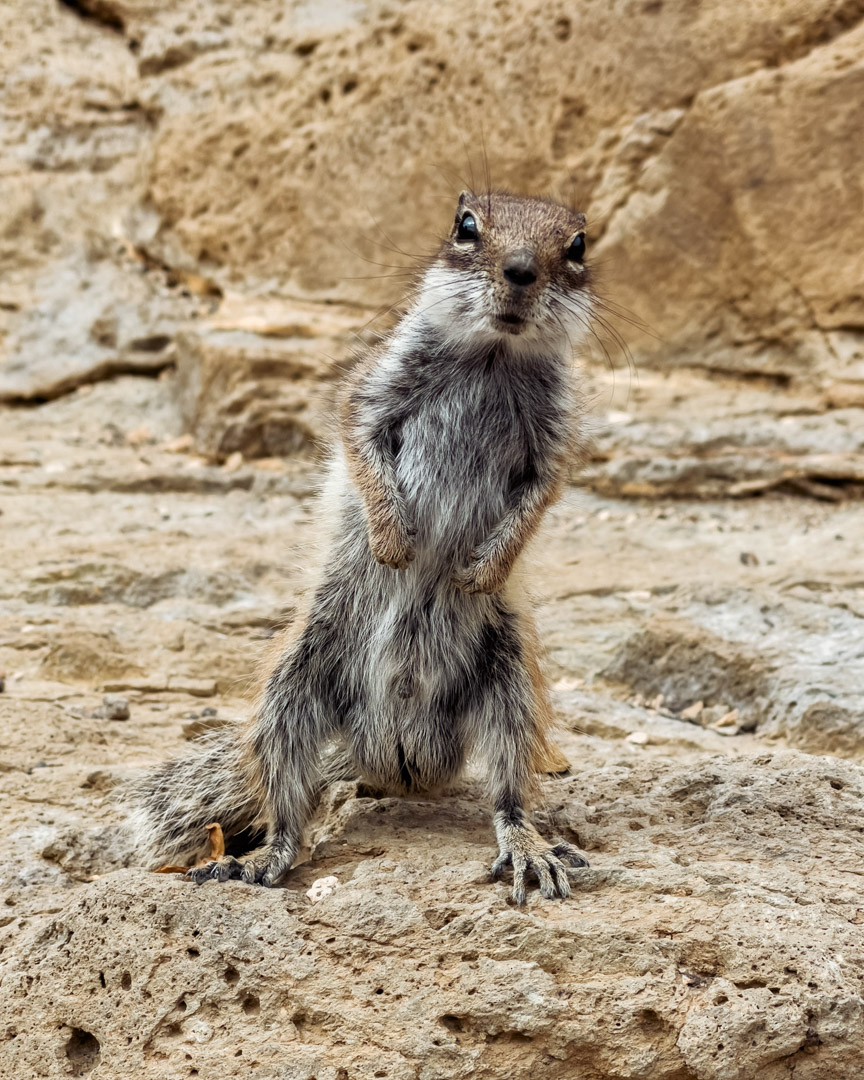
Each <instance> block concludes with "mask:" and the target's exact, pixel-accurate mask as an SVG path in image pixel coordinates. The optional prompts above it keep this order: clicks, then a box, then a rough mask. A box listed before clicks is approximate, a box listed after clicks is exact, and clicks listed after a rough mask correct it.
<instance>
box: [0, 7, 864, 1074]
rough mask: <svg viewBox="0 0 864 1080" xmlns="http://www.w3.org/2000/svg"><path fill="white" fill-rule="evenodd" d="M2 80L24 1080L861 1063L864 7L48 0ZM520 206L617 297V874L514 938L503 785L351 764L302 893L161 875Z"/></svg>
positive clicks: (5, 901) (568, 743) (609, 636)
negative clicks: (443, 339) (132, 839)
mask: <svg viewBox="0 0 864 1080" xmlns="http://www.w3.org/2000/svg"><path fill="white" fill-rule="evenodd" d="M0 70H2V79H0V193H2V198H0V567H2V573H0V819H2V821H3V822H4V829H3V831H2V836H0V852H2V857H0V898H2V905H0V1016H2V1018H3V1021H2V1025H0V1077H2V1078H3V1080H6V1078H7V1077H8V1078H9V1080H23V1078H27V1080H29V1078H30V1077H65V1076H88V1077H91V1078H92V1080H115V1078H118V1080H119V1078H120V1077H128V1076H136V1077H137V1076H140V1077H153V1078H154V1080H156V1078H159V1080H163V1078H170V1080H174V1078H175V1077H177V1078H180V1077H183V1078H185V1077H191V1076H201V1077H205V1078H213V1080H221V1078H223V1077H233V1076H241V1075H242V1076H250V1077H254V1078H255V1080H367V1078H370V1080H371V1078H372V1077H388V1078H390V1080H442V1078H449V1077H453V1078H461V1077H478V1078H483V1080H487V1078H488V1080H498V1078H501V1080H505V1078H506V1080H522V1078H529V1077H530V1078H532V1080H533V1078H535V1077H536V1076H537V1075H539V1074H542V1075H545V1076H548V1077H550V1078H562V1080H565V1078H566V1080H571V1078H572V1080H624V1078H628V1080H629V1078H637V1077H644V1078H651V1080H751V1078H755V1077H758V1078H759V1080H786V1078H789V1077H794V1078H795V1080H822V1078H831V1080H835V1078H836V1080H850V1078H855V1077H856V1076H857V1075H858V1074H861V1075H864V1064H862V1060H864V1059H862V1051H861V1045H862V1032H864V978H862V970H864V951H862V945H861V934H860V928H861V926H862V925H864V900H862V895H864V894H862V888H864V886H862V869H861V867H862V865H864V861H862V855H864V841H862V825H861V822H862V812H864V766H862V758H864V711H862V705H861V702H862V700H864V697H862V695H864V652H862V640H864V635H862V627H864V621H862V620H864V586H862V581H864V539H862V538H864V504H862V502H861V500H860V495H861V493H862V491H864V259H862V255H861V252H862V250H864V213H862V210H864V205H862V204H864V195H862V185H864V134H862V132H864V120H862V117H864V4H862V3H860V2H853V0H833V2H829V0H812V2H809V3H806V4H804V3H801V2H800V0H771V2H769V0H754V2H751V3H747V4H745V3H740V2H733V3H720V2H719V0H717V2H715V0H712V2H708V0H703V2H690V0H675V2H672V0H640V2H639V3H631V2H620V3H619V2H615V3H601V2H600V0H574V2H571V3H562V2H552V3H540V2H536V3H535V2H532V0H521V2H506V0H500V2H497V3H488V4H486V3H479V2H477V3H470V4H466V3H458V4H457V3H455V2H450V0H441V2H438V3H434V4H432V3H427V2H425V0H414V2H401V0H400V2H395V0H394V2H390V3H380V4H378V3H364V2H363V0H335V2H333V3H327V4H324V3H315V2H312V0H306V2H299V0H250V2H247V3H244V4H237V3H227V2H222V0H212V2H206V3H205V2H203V0H199V2H194V0H175V2H172V3H170V4H169V3H166V2H160V0H66V2H64V3H59V2H56V0H35V2H33V3H26V4H25V3H11V2H10V3H7V4H6V6H5V7H4V9H3V11H2V30H0ZM487 176H488V177H491V180H492V181H493V183H495V184H497V185H501V186H508V187H512V188H515V189H518V190H524V191H529V192H531V191H533V192H536V191H551V192H553V193H558V194H559V195H561V196H562V197H566V198H571V199H573V200H574V201H576V202H577V203H578V205H579V206H580V207H581V208H582V209H584V210H585V211H586V213H587V214H588V217H589V220H590V222H591V233H590V235H591V239H592V253H593V256H592V257H594V258H595V259H596V262H597V265H598V272H599V274H600V281H601V290H602V296H603V298H604V300H605V301H606V304H607V305H608V306H607V307H605V308H604V310H603V318H604V321H606V322H607V323H608V325H607V326H605V327H599V328H598V329H599V331H600V333H599V337H598V340H597V341H596V342H595V343H594V344H593V346H592V348H591V350H590V353H589V354H588V355H587V356H585V357H584V358H583V361H584V366H583V378H584V380H585V384H586V390H587V394H588V397H589V400H590V403H591V409H592V414H593V420H592V423H593V426H594V429H595V432H594V433H595V444H594V451H593V455H592V459H591V461H590V462H589V464H588V467H587V468H586V469H585V471H584V472H583V473H582V475H581V477H580V478H578V484H579V488H578V489H577V488H575V487H574V489H572V490H571V491H570V492H569V493H568V495H567V497H566V498H565V499H564V501H563V502H562V504H561V505H560V506H559V507H557V508H556V509H555V511H554V513H553V514H552V516H551V519H550V523H549V529H548V532H547V537H546V540H545V542H544V544H543V545H542V547H541V549H540V550H539V551H538V553H537V571H536V573H537V578H536V580H537V593H538V601H539V605H540V626H541V632H542V636H543V639H544V643H545V646H546V652H547V665H548V669H549V672H550V675H551V678H552V680H553V686H554V696H555V702H556V705H557V706H558V708H559V710H560V712H561V715H562V718H563V726H564V730H563V733H562V746H563V748H564V750H565V752H566V753H567V755H568V757H569V758H570V760H571V763H572V767H573V772H572V775H571V776H570V777H567V778H563V779H556V780H550V781H548V782H547V783H546V785H545V791H544V799H543V803H542V805H541V806H540V807H539V809H538V814H539V815H540V817H541V819H542V820H543V821H544V822H545V827H546V828H547V829H548V830H549V831H550V832H553V831H557V832H560V833H561V834H562V835H564V836H566V837H568V838H569V839H571V840H573V841H574V842H576V843H579V844H580V845H581V846H583V847H584V848H585V849H586V851H587V852H588V855H589V858H590V859H591V863H592V867H591V870H590V871H584V872H582V873H581V874H580V875H577V876H576V877H575V878H574V899H573V900H572V901H571V902H569V903H567V904H555V903H547V902H545V901H543V900H542V899H541V898H540V897H539V895H537V894H536V893H532V895H531V897H530V902H529V904H528V906H527V908H526V909H525V910H524V911H516V910H514V909H513V908H512V907H511V906H510V905H509V904H508V902H507V887H506V885H505V884H498V885H493V884H491V883H489V882H488V880H487V878H486V867H487V865H488V863H489V861H490V858H491V854H492V851H491V847H492V845H491V837H490V831H489V829H488V815H487V811H486V809H485V807H484V804H483V801H482V798H481V797H480V794H479V791H478V788H477V786H476V782H475V780H474V778H470V777H469V779H468V780H467V781H466V782H465V784H464V785H462V786H460V787H459V788H458V789H457V791H455V792H454V793H453V795H452V796H451V797H450V798H448V799H445V800H441V801H438V802H422V801H408V800H406V801H400V800H392V799H380V798H376V797H375V795H374V793H371V792H369V791H367V790H365V789H364V788H363V787H362V786H358V785H336V786H335V787H334V788H333V789H331V791H330V792H328V795H327V797H326V799H325V802H324V804H323V806H322V808H321V810H320V812H319V816H318V818H317V820H316V822H315V825H314V828H313V829H312V831H311V833H310V836H309V848H308V851H307V852H305V853H304V855H303V857H302V860H301V865H300V866H299V867H298V869H297V870H296V871H295V872H294V873H293V874H292V875H291V876H290V877H289V879H288V880H287V882H286V885H285V887H284V888H283V889H280V890H275V891H272V892H266V893H265V892H263V891H257V890H254V889H250V888H247V887H245V886H243V885H241V884H239V883H232V884H231V885H227V886H223V887H218V886H213V887H210V886H206V887H204V888H202V889H200V890H194V889H193V888H192V887H191V886H186V885H185V884H183V883H182V882H181V881H179V880H176V879H169V878H162V877H156V876H154V875H150V874H148V873H146V872H144V871H143V870H141V869H140V868H135V867H133V866H130V853H129V845H128V839H127V838H126V836H125V833H124V832H123V829H122V827H121V816H120V813H119V811H118V809H117V807H116V806H115V804H114V803H113V801H112V797H113V793H114V791H115V789H116V788H117V787H118V785H119V784H120V782H121V781H122V780H123V779H124V778H125V777H127V776H129V775H130V774H132V773H134V772H135V771H136V770H137V769H139V768H142V767H144V766H146V765H149V764H152V763H154V762H157V761H161V760H164V759H165V758H166V757H167V756H169V755H170V754H173V753H178V752H183V750H184V748H185V747H186V746H187V743H188V740H189V739H191V738H194V737H195V736H196V735H197V734H199V733H200V732H201V731H202V730H205V729H206V728H207V727H208V726H212V725H213V724H218V723H220V722H222V721H223V720H225V719H228V718H231V717H234V716H239V715H242V714H243V712H244V711H245V709H246V708H247V705H246V702H245V700H244V687H245V685H246V683H247V681H248V678H249V674H250V672H251V671H252V670H253V668H254V666H255V663H256V659H257V657H258V655H259V654H260V651H261V648H262V643H263V642H265V641H266V640H267V639H268V638H269V637H270V636H271V635H272V633H273V631H274V628H276V627H277V626H280V625H282V624H284V623H285V622H286V621H287V620H290V618H291V617H292V613H293V610H294V607H295V604H296V601H297V599H298V597H299V594H301V593H302V591H303V589H304V586H305V584H306V579H305V576H304V569H303V567H304V563H305V560H306V557H307V555H308V549H309V547H310V546H311V545H313V544H314V543H315V539H316V526H315V514H314V498H313V495H314V491H315V488H316V483H317V478H318V469H319V465H318V455H319V452H320V449H321V446H322V445H323V444H326V440H327V437H328V431H329V425H330V422H331V416H332V409H331V404H332V398H333V388H334V384H335V380H336V377H337V376H338V374H339V372H340V371H341V370H342V369H343V367H344V366H345V365H346V364H347V363H350V359H351V353H352V350H354V349H356V348H357V347H358V346H359V347H361V348H362V346H363V343H364V341H365V340H366V338H367V336H368V335H369V334H370V333H372V332H373V331H374V328H375V327H380V326H386V324H387V321H388V319H389V318H391V317H392V316H390V315H389V314H388V309H389V307H390V305H392V304H394V303H395V302H397V301H398V300H399V298H400V296H401V295H402V293H403V290H404V288H405V286H406V282H407V281H408V277H409V275H410V272H411V271H412V269H413V268H414V266H415V265H416V259H417V257H419V256H422V255H424V254H427V253H428V252H429V251H430V250H432V249H433V248H434V244H435V237H436V235H439V234H440V233H441V232H442V231H443V230H445V229H446V228H447V227H448V226H449V222H450V219H451V215H452V207H453V200H454V198H455V196H456V193H457V192H458V191H459V189H460V188H461V187H463V186H470V185H474V186H482V185H483V184H484V183H485V181H486V178H487ZM382 309H383V312H382ZM379 312H381V313H380V314H377V313H379ZM370 323H371V327H370ZM616 335H617V336H618V337H617V338H616ZM619 338H620V339H623V341H624V343H625V344H626V349H625V348H622V347H621V344H620V340H619ZM574 479H577V478H574ZM118 697H121V698H122V699H124V700H123V701H122V702H118V701H117V698H118ZM124 717H126V718H125V719H124ZM325 877H334V878H335V879H336V881H337V887H336V889H335V891H333V892H332V893H331V894H330V895H328V896H325V897H324V898H323V899H320V900H317V901H313V900H312V899H311V898H310V897H308V896H307V890H309V889H310V886H311V885H312V884H313V882H315V881H316V880H318V879H321V878H325ZM4 912H5V914H3V913H4Z"/></svg>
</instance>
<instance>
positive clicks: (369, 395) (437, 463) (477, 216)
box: [130, 192, 594, 903]
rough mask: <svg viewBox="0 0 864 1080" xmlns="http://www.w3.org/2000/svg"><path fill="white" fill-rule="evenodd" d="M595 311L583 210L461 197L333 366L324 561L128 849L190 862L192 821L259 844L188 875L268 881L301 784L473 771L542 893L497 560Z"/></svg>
mask: <svg viewBox="0 0 864 1080" xmlns="http://www.w3.org/2000/svg"><path fill="white" fill-rule="evenodd" d="M593 304H594V298H593V292H592V287H591V274H590V270H589V268H588V267H587V265H586V262H585V218H584V217H583V216H582V215H581V214H577V213H575V212H573V211H572V210H570V209H568V208H566V207H565V206H562V205H560V204H559V203H557V202H554V201H552V200H550V199H545V198H527V197H520V196H516V195H511V194H507V193H504V192H488V193H484V194H473V193H468V192H465V193H463V194H462V195H461V196H460V198H459V203H458V207H457V211H456V219H455V222H454V224H453V228H452V230H451V232H450V234H449V236H448V237H447V239H445V240H444V241H443V243H442V245H441V247H440V250H439V251H438V253H437V256H436V257H435V258H434V259H433V260H431V262H430V263H429V264H428V266H427V268H426V270H425V272H424V273H423V274H422V276H421V277H420V279H419V284H418V286H417V288H416V292H415V294H414V296H413V299H412V300H411V302H410V305H409V306H408V307H407V309H406V311H405V314H404V316H403V317H402V319H401V321H399V323H398V325H397V326H396V327H395V329H394V330H393V332H392V333H391V334H390V335H389V336H388V337H387V338H386V339H385V340H383V341H382V342H381V343H380V344H378V345H377V346H375V347H373V348H372V349H371V350H369V352H368V354H367V355H366V356H365V357H363V358H361V360H360V361H359V362H358V364H357V365H356V367H355V368H354V369H353V370H352V372H351V374H350V376H349V377H348V379H347V381H346V385H345V386H344V388H343V391H342V394H341V398H340V402H341V404H340V413H339V425H338V427H339V436H340V438H339V445H338V446H337V447H336V448H335V449H334V451H333V454H332V459H331V462H330V466H329V472H328V478H327V481H326V486H325V492H324V499H325V502H326V503H327V504H328V506H329V509H330V511H331V513H330V517H331V519H332V522H333V527H332V534H331V537H330V539H329V542H328V556H327V559H326V561H325V563H324V567H323V569H322V571H321V576H320V579H319V582H318V584H317V587H315V588H314V589H313V590H311V592H310V595H311V602H310V604H309V610H308V613H307V614H306V615H305V616H304V617H303V618H300V619H298V620H296V623H295V626H294V627H293V628H292V630H291V631H290V632H289V633H288V635H286V637H285V638H284V639H283V640H282V641H281V642H280V651H279V654H278V660H277V662H276V664H275V667H273V668H272V670H271V671H270V674H269V677H268V678H267V679H266V682H265V684H264V686H263V689H262V691H261V695H260V699H259V701H258V703H257V707H256V709H255V711H254V714H253V716H252V718H251V719H250V720H249V721H248V722H245V723H242V724H239V725H238V726H232V727H230V728H227V729H222V730H220V731H217V732H215V733H213V734H212V735H211V736H209V737H205V738H204V739H203V740H201V741H200V742H199V743H198V744H197V745H196V747H195V749H194V750H193V752H192V754H191V755H190V756H188V757H186V758H183V759H181V760H177V761H171V762H168V763H166V764H164V765H162V766H160V767H158V768H156V769H155V770H153V771H152V772H150V773H148V774H147V775H146V776H144V777H143V778H142V779H140V780H138V781H137V782H136V783H135V784H134V785H133V788H132V791H131V793H130V797H131V799H132V802H133V804H134V808H133V823H134V826H135V830H136V832H137V835H138V839H139V850H140V851H141V852H142V854H143V855H144V856H145V857H146V858H148V859H152V860H161V861H168V862H173V863H179V862H184V864H186V865H188V864H189V863H191V862H193V861H194V859H195V857H196V856H197V855H198V854H200V849H201V846H202V840H206V830H205V826H206V825H207V824H208V823H210V822H213V821H218V822H219V823H220V824H221V825H222V828H223V830H224V832H225V834H226V836H231V835H236V834H244V835H248V834H250V833H251V831H252V830H254V829H255V828H258V829H260V830H262V831H264V830H266V837H265V839H264V844H263V846H261V847H259V848H257V849H256V850H254V851H252V852H251V853H249V854H247V855H245V856H244V857H241V858H235V857H232V856H226V857H224V858H222V859H218V860H215V861H212V862H209V863H207V864H206V865H204V866H201V867H198V868H196V869H193V870H190V871H189V877H191V878H192V880H194V881H196V882H202V881H205V880H208V879H215V880H217V881H224V880H227V879H229V878H237V877H239V878H242V879H243V880H244V881H247V882H259V883H261V884H263V885H274V884H276V883H277V882H278V881H279V879H280V878H281V877H282V876H283V875H284V874H285V873H286V871H288V870H289V869H290V868H291V866H292V864H293V863H294V860H295V858H296V856H297V853H298V850H299V848H300V846H301V843H302V838H303V830H304V826H305V824H306V822H307V819H308V817H309V815H310V813H311V811H312V809H313V807H314V805H315V802H316V800H317V798H318V796H319V794H320V791H321V788H322V784H324V783H326V782H328V781H329V780H330V779H333V778H336V777H347V776H349V775H350V776H353V777H355V778H363V779H364V780H366V781H368V782H370V783H372V784H374V785H376V786H378V787H381V788H384V789H385V790H389V791H395V792H402V793H407V792H415V791H425V790H430V789H434V788H438V787H441V786H443V785H445V784H446V783H447V782H449V781H452V780H454V779H455V778H456V777H457V776H458V775H459V773H460V772H461V770H462V769H463V766H464V763H465V761H466V758H467V756H468V755H469V754H471V755H473V756H476V757H478V758H480V759H482V760H483V761H484V762H485V765H486V770H487V776H488V787H489V791H490V796H491V799H492V803H493V805H494V826H495V832H496V835H497V840H498V847H499V855H498V858H497V859H496V860H495V862H494V865H493V867H492V875H493V877H496V878H497V877H498V876H500V874H501V873H502V871H503V870H504V868H505V867H507V866H512V868H513V897H514V899H515V900H516V901H517V902H519V903H522V902H524V900H525V886H526V879H528V878H536V879H537V881H538V882H539V885H540V891H541V893H542V894H543V896H545V897H550V898H551V897H555V896H561V897H565V896H568V895H569V894H570V886H569V883H568V878H567V866H568V865H569V866H585V865H587V863H586V862H585V860H584V859H583V858H582V856H581V855H580V853H579V852H578V851H577V850H576V849H575V848H574V847H572V846H571V845H569V844H567V843H564V842H563V841H559V842H556V843H553V844H550V843H547V842H546V841H545V840H544V839H543V838H542V837H541V836H540V834H539V833H538V832H537V831H536V829H535V828H534V827H533V825H531V823H530V822H529V820H528V819H527V817H526V813H525V806H526V803H527V800H528V798H529V795H530V792H531V790H532V788H533V784H534V781H535V779H536V776H537V773H538V772H542V771H554V770H556V769H560V768H562V767H565V766H566V761H564V760H562V755H561V753H560V751H559V750H557V749H556V748H555V747H554V746H553V744H552V743H550V741H549V730H550V726H551V713H550V705H549V700H548V694H547V689H546V686H545V684H544V680H543V677H542V675H541V673H540V667H539V663H538V658H537V654H538V646H537V640H536V631H535V628H534V623H533V619H532V617H531V615H530V613H529V609H528V603H527V600H526V594H525V591H524V585H523V583H522V581H521V576H520V573H519V570H518V568H516V569H514V565H515V564H516V561H517V559H518V557H519V555H520V553H521V552H522V549H523V547H524V546H525V544H526V542H527V541H528V540H529V539H530V538H531V536H532V535H533V534H534V533H535V531H536V529H537V527H538V525H539V524H540V521H541V518H542V517H543V515H544V513H545V511H546V509H547V508H548V507H549V506H550V504H551V503H553V502H554V501H555V500H556V498H557V497H558V495H559V492H560V489H561V486H562V483H563V481H564V477H565V473H566V470H567V469H568V467H569V466H570V464H571V463H572V461H573V459H574V457H578V455H579V453H580V451H581V441H582V440H581V432H582V426H583V425H582V419H581V408H580V398H579V393H578V388H577V385H576V379H575V377H574V370H573V350H574V346H576V345H578V344H579V342H580V341H582V340H583V339H584V337H585V335H586V333H587V331H588V328H589V324H590V320H591V318H592V307H593Z"/></svg>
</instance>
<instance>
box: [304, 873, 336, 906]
mask: <svg viewBox="0 0 864 1080" xmlns="http://www.w3.org/2000/svg"><path fill="white" fill-rule="evenodd" d="M338 888H339V878H337V877H334V876H333V875H332V874H331V875H330V876H329V877H319V878H318V880H317V881H313V882H312V887H311V888H310V889H307V890H306V895H307V896H308V897H309V899H310V900H311V901H312V903H313V904H314V903H316V902H317V901H318V900H323V899H324V897H325V896H329V895H330V893H332V892H334V891H335V890H336V889H338Z"/></svg>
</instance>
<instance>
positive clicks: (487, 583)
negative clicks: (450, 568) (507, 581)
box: [453, 562, 504, 596]
mask: <svg viewBox="0 0 864 1080" xmlns="http://www.w3.org/2000/svg"><path fill="white" fill-rule="evenodd" d="M453 584H454V585H455V586H456V588H457V589H459V590H460V591H461V592H464V593H467V595H468V596H477V594H478V593H493V592H497V591H498V590H499V589H500V588H501V586H502V585H503V584H504V583H503V581H499V580H498V578H497V576H496V577H493V576H492V575H491V574H490V573H489V567H488V564H486V563H482V562H480V563H474V564H472V565H471V566H464V567H462V569H461V570H457V571H456V573H455V574H454V575H453Z"/></svg>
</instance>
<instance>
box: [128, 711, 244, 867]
mask: <svg viewBox="0 0 864 1080" xmlns="http://www.w3.org/2000/svg"><path fill="white" fill-rule="evenodd" d="M243 734H244V732H243V729H242V727H241V725H239V724H236V725H235V724H230V725H228V726H226V727H224V728H219V729H218V730H216V731H213V732H211V733H209V734H207V735H205V736H203V737H202V738H201V739H199V740H198V741H197V742H196V743H195V745H194V747H193V749H192V752H191V753H190V754H189V755H188V756H187V757H184V758H178V759H176V760H174V761H167V762H166V763H165V764H164V765H159V766H158V767H157V768H155V769H152V770H151V771H150V772H148V773H146V774H145V775H144V776H142V777H141V778H140V779H138V780H133V781H132V782H130V783H129V784H128V785H126V788H125V790H124V791H123V793H122V799H123V801H124V803H126V805H127V806H128V807H129V825H130V828H131V829H132V832H133V834H134V842H135V857H136V860H137V861H139V862H141V863H142V865H145V866H150V867H156V866H159V865H162V864H166V863H167V864H174V865H178V866H191V865H192V864H193V863H195V862H197V861H198V860H199V859H200V858H202V857H203V856H204V855H206V854H207V851H208V843H207V826H208V825H209V824H211V823H212V822H218V823H219V824H220V825H221V826H222V831H223V833H224V834H225V836H226V838H230V837H232V836H236V835H237V834H238V833H242V832H244V831H245V830H251V829H253V828H255V827H257V826H259V825H260V824H262V823H263V815H264V804H263V795H262V792H261V789H260V786H259V785H258V784H257V783H256V782H255V779H254V777H253V776H251V775H250V770H249V768H248V750H246V751H245V752H244V739H243Z"/></svg>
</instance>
